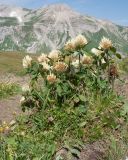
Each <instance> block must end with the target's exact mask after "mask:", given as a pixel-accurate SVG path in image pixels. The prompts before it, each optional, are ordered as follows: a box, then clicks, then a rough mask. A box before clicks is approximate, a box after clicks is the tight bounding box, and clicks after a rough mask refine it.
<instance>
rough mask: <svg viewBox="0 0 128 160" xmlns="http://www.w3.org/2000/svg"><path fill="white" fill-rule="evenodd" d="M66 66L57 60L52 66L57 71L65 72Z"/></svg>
mask: <svg viewBox="0 0 128 160" xmlns="http://www.w3.org/2000/svg"><path fill="white" fill-rule="evenodd" d="M67 68H68V65H67V64H66V63H64V62H57V63H56V64H55V66H54V69H55V70H56V71H57V72H65V71H66V70H67Z"/></svg>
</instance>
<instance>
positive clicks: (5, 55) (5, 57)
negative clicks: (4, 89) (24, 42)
mask: <svg viewBox="0 0 128 160" xmlns="http://www.w3.org/2000/svg"><path fill="white" fill-rule="evenodd" d="M25 55H26V54H25V53H20V52H0V74H4V73H13V74H17V75H23V74H24V70H23V67H22V59H23V57H24V56H25ZM31 56H32V57H33V58H35V57H36V56H34V55H31Z"/></svg>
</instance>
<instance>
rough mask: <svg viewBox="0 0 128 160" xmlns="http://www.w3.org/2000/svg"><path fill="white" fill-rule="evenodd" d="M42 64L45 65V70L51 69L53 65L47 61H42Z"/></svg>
mask: <svg viewBox="0 0 128 160" xmlns="http://www.w3.org/2000/svg"><path fill="white" fill-rule="evenodd" d="M41 65H42V66H43V69H44V70H50V69H51V66H50V65H49V64H47V63H46V62H43V63H41Z"/></svg>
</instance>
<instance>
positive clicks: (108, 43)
mask: <svg viewBox="0 0 128 160" xmlns="http://www.w3.org/2000/svg"><path fill="white" fill-rule="evenodd" d="M99 47H101V48H102V49H110V48H111V47H112V41H111V40H109V39H108V38H105V37H103V38H102V39H101V41H100V44H99Z"/></svg>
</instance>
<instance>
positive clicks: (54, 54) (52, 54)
mask: <svg viewBox="0 0 128 160" xmlns="http://www.w3.org/2000/svg"><path fill="white" fill-rule="evenodd" d="M60 54H61V52H60V51H59V50H53V51H51V52H50V53H49V55H48V57H49V58H50V59H52V60H54V61H57V60H58V58H59V55H60Z"/></svg>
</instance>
